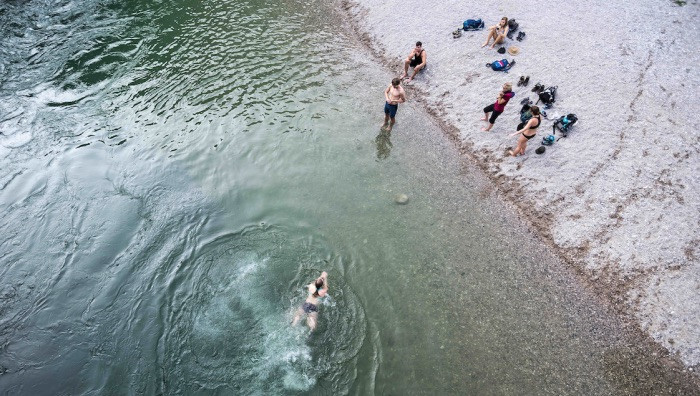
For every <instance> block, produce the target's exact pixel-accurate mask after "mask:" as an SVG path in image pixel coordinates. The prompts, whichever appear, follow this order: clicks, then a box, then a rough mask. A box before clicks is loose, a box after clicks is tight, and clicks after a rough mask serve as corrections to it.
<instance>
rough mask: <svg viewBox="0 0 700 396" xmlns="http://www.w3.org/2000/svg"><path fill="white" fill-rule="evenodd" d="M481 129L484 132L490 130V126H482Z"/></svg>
mask: <svg viewBox="0 0 700 396" xmlns="http://www.w3.org/2000/svg"><path fill="white" fill-rule="evenodd" d="M481 130H482V131H484V132H488V131H490V130H491V128H486V127H484V128H481Z"/></svg>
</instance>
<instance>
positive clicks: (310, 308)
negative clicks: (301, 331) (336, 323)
mask: <svg viewBox="0 0 700 396" xmlns="http://www.w3.org/2000/svg"><path fill="white" fill-rule="evenodd" d="M302 308H303V309H304V312H306V313H311V312H318V307H317V306H316V305H314V304H311V303H310V302H305V303H304V305H303V306H302Z"/></svg>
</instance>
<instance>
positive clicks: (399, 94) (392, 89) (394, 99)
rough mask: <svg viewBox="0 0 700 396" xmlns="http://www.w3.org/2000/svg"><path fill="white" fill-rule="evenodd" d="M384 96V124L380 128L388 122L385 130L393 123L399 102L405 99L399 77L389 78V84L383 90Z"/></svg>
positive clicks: (388, 129)
mask: <svg viewBox="0 0 700 396" xmlns="http://www.w3.org/2000/svg"><path fill="white" fill-rule="evenodd" d="M384 98H385V99H386V103H385V104H384V124H383V125H382V128H384V127H385V126H386V124H387V123H389V128H387V131H391V128H392V127H393V126H394V123H396V112H397V111H398V110H399V103H403V102H405V101H406V92H405V91H404V90H403V87H402V86H401V80H400V79H398V78H395V79H393V80H391V85H389V86H388V87H387V88H386V90H385V91H384Z"/></svg>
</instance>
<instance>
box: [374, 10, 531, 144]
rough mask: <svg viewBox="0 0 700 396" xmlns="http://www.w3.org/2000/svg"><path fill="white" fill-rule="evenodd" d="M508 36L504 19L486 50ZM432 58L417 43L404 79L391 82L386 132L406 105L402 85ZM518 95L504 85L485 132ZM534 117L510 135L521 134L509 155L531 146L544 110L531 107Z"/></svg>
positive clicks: (487, 116) (492, 30) (493, 31)
mask: <svg viewBox="0 0 700 396" xmlns="http://www.w3.org/2000/svg"><path fill="white" fill-rule="evenodd" d="M507 35H508V18H506V17H503V18H501V20H500V21H499V22H498V24H496V25H494V26H491V27H490V28H489V31H488V35H487V37H486V41H485V42H484V44H483V45H482V47H486V46H487V45H489V43H491V40H493V43H492V44H491V47H490V48H494V47H495V46H496V45H497V44H503V43H504V42H505V39H506V37H507ZM427 59H428V55H427V53H426V51H425V49H424V48H423V43H421V42H420V41H418V42H416V46H415V48H413V49H412V50H411V53H410V54H408V57H407V58H406V59H405V60H404V62H403V63H404V72H403V74H402V75H401V77H398V78H394V79H393V80H391V84H389V86H388V87H387V88H386V89H385V90H384V98H385V99H386V102H385V104H384V124H383V125H382V129H383V130H386V131H391V129H392V128H393V126H394V124H395V123H396V113H397V111H398V108H399V103H404V102H406V92H405V91H404V89H403V87H402V86H401V82H402V81H404V80H406V81H407V82H409V83H410V82H411V81H413V79H414V78H415V77H416V74H418V73H419V72H420V71H421V70H424V69H425V67H426V64H427ZM409 68H413V73H412V74H411V75H410V77H409V73H408V72H409ZM514 95H515V93H514V92H513V84H511V83H510V82H507V83H505V84H503V88H502V90H501V91H500V92H499V93H498V97H497V98H496V101H495V102H494V103H492V104H490V105H488V106H486V107H484V117H483V118H482V119H481V120H482V121H486V122H487V123H488V125H487V126H486V127H484V128H482V131H484V132H488V131H490V130H491V128H493V125H494V123H495V122H496V119H497V118H498V116H499V115H501V113H503V111H504V110H505V106H506V104H507V103H508V101H509V100H510V99H511V98H512V97H513V96H514ZM529 111H530V112H531V114H532V118H530V119H529V120H527V121H525V122H521V123H520V124H519V125H518V127H517V130H516V132H515V133H513V134H512V135H510V136H516V135H519V137H518V141H517V144H516V147H515V148H514V149H512V150H510V151H508V154H509V155H512V156H514V157H515V156H518V155H522V154H524V153H525V148H526V147H527V142H528V141H529V140H530V139H532V138H533V137H535V135H536V134H537V128H538V127H539V126H540V125H541V124H542V115H541V114H540V109H539V108H538V107H537V106H531V107H530V110H529Z"/></svg>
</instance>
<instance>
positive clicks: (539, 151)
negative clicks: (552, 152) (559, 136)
mask: <svg viewBox="0 0 700 396" xmlns="http://www.w3.org/2000/svg"><path fill="white" fill-rule="evenodd" d="M544 150H545V148H544V146H540V147H538V148H537V150H535V152H536V153H537V154H544Z"/></svg>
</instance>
